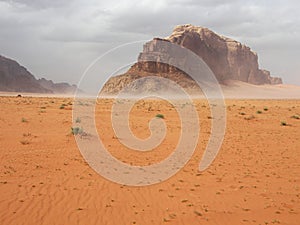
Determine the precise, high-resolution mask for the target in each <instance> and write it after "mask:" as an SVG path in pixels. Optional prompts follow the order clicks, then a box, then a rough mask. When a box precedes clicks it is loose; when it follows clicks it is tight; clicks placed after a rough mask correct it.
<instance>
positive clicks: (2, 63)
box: [0, 55, 77, 94]
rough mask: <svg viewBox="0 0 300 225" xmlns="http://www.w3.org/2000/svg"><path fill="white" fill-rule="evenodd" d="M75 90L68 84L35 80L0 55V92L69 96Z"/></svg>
mask: <svg viewBox="0 0 300 225" xmlns="http://www.w3.org/2000/svg"><path fill="white" fill-rule="evenodd" d="M76 89H77V87H76V86H75V85H69V84H68V83H53V82H52V81H51V80H46V79H44V78H42V79H39V80H37V79H36V78H35V77H34V76H33V75H32V74H31V73H30V72H29V71H28V70H27V69H26V68H25V67H23V66H21V65H20V64H19V63H17V62H16V61H14V60H12V59H9V58H6V57H4V56H1V55H0V91H4V92H30V93H57V94H70V93H74V91H75V90H76Z"/></svg>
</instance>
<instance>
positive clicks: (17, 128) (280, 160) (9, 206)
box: [0, 96, 300, 225]
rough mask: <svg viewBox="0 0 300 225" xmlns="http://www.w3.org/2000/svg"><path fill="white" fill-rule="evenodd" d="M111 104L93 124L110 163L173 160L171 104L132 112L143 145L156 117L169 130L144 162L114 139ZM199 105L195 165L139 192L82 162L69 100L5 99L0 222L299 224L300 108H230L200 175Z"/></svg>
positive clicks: (142, 105) (203, 105) (229, 103)
mask: <svg viewBox="0 0 300 225" xmlns="http://www.w3.org/2000/svg"><path fill="white" fill-rule="evenodd" d="M112 103H113V100H112V99H102V100H101V101H99V102H98V104H97V107H96V124H97V130H98V133H99V136H100V137H101V139H102V140H103V143H104V144H105V146H106V147H107V149H108V151H109V152H110V153H111V154H112V155H113V156H115V157H116V158H117V159H119V160H121V161H123V162H125V163H128V164H130V165H149V164H152V163H155V162H159V161H160V160H162V159H164V158H165V157H166V156H168V155H169V154H171V152H172V150H173V149H174V148H175V146H176V144H177V142H178V139H179V136H180V126H179V125H178V124H179V122H180V118H178V114H177V113H176V110H175V109H174V108H173V107H172V106H171V105H170V104H169V103H168V102H166V101H158V100H153V101H150V100H140V101H138V102H137V103H136V105H135V106H134V108H133V109H132V111H131V114H130V127H131V129H132V132H133V133H134V134H135V135H136V136H138V137H140V138H147V137H148V136H149V134H150V132H149V129H148V122H149V120H150V119H151V118H153V117H155V116H156V115H157V114H162V115H164V118H163V120H164V121H165V123H166V125H167V135H166V137H165V139H164V141H163V142H162V143H161V145H159V146H158V147H157V148H155V149H154V150H153V151H150V152H143V153H141V152H136V151H133V150H130V149H128V148H127V147H125V146H123V145H122V144H121V143H120V141H119V140H118V137H116V135H115V134H114V131H113V129H112V126H111V106H112ZM194 105H195V107H196V108H197V112H198V113H199V118H200V119H199V121H200V126H201V131H200V135H199V142H198V145H197V147H196V150H195V153H194V154H193V157H192V158H191V159H190V160H189V161H188V163H187V164H186V165H185V166H184V168H182V169H181V170H180V171H179V172H178V173H177V174H176V175H174V176H173V177H171V178H170V179H168V180H166V181H164V182H162V183H158V184H154V185H150V186H144V187H133V186H127V185H121V184H118V183H114V182H111V181H109V180H106V179H105V178H103V177H102V176H100V175H99V174H97V173H96V172H95V171H94V170H93V169H92V168H91V167H90V166H89V165H88V164H87V163H86V162H85V160H84V158H83V156H82V155H81V153H80V151H79V150H78V147H77V144H76V141H75V136H74V134H72V133H71V128H72V127H74V124H72V106H73V99H72V98H56V97H30V96H25V97H21V98H17V97H15V96H1V97H0V107H1V110H0V129H1V132H0V152H1V153H0V158H1V166H0V191H1V194H0V223H1V224H101V225H105V224H107V225H115V224H142V225H145V224H180V225H181V224H204V225H205V224H217V225H227V224H228V225H235V224H236V225H241V224H256V225H258V224H261V225H272V224H285V225H298V224H299V223H300V222H299V221H300V176H299V174H300V151H299V149H300V119H299V115H300V100H297V99H291V100H289V99H282V100H272V99H268V100H263V99H259V100H258V99H257V100H251V99H240V100H239V99H231V100H230V99H227V100H226V112H227V115H226V116H227V125H226V133H225V136H224V141H223V145H222V147H221V149H220V152H219V154H218V156H217V157H216V159H215V160H214V162H213V164H212V165H211V166H210V167H209V168H208V169H207V170H205V171H203V172H199V171H198V166H199V161H200V159H201V157H202V154H203V152H204V149H205V146H206V144H207V142H208V139H209V136H210V128H211V120H212V119H213V118H211V116H210V110H209V107H208V104H207V102H206V101H205V100H194ZM158 119H162V118H158ZM77 123H78V125H77V126H78V127H80V118H79V119H78V120H77ZM77 135H80V134H77Z"/></svg>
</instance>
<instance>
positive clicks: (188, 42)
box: [166, 25, 282, 84]
mask: <svg viewBox="0 0 300 225" xmlns="http://www.w3.org/2000/svg"><path fill="white" fill-rule="evenodd" d="M166 39H167V40H170V41H171V42H172V43H176V44H178V45H181V46H183V47H185V48H188V49H190V50H191V51H193V52H194V53H196V54H197V55H198V56H200V57H201V58H202V59H203V60H204V61H205V62H206V64H207V65H208V66H209V67H210V69H211V70H212V71H213V72H214V74H215V75H216V77H217V79H218V80H219V81H221V82H222V81H224V80H239V81H243V82H247V83H251V84H281V83H282V80H281V79H280V78H273V77H271V76H270V72H269V71H266V70H260V69H259V66H258V57H257V54H256V53H254V52H253V51H251V49H250V48H249V47H247V46H245V45H243V44H241V43H239V42H237V41H235V40H232V39H230V38H226V37H222V36H219V35H217V34H216V33H214V32H212V31H211V30H209V29H207V28H202V27H195V26H192V25H182V26H177V27H176V28H175V29H174V31H173V33H172V34H171V36H169V37H168V38H166Z"/></svg>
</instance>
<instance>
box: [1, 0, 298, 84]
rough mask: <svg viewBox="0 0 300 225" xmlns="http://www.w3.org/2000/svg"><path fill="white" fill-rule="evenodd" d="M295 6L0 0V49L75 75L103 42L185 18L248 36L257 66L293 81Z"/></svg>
mask: <svg viewBox="0 0 300 225" xmlns="http://www.w3.org/2000/svg"><path fill="white" fill-rule="evenodd" d="M299 10H300V3H298V2H297V1H296V0H295V1H294V0H291V1H270V0H265V1H246V0H241V1H239V0H230V1H222V0H201V1H199V0H185V1H184V0H173V1H171V0H166V1H150V0H144V1H138V0H133V1H129V0H128V1H116V0H111V1H97V0H90V1H84V0H73V1H59V0H52V1H50V0H10V1H8V0H5V1H3V0H2V1H0V54H3V55H6V56H8V57H12V58H15V59H17V60H18V61H19V62H20V63H22V64H24V65H25V66H26V67H27V68H29V69H30V70H31V71H32V72H33V73H34V74H35V75H36V76H45V77H47V78H49V79H54V80H57V81H69V82H71V83H76V82H77V81H78V80H79V78H80V76H81V74H82V73H83V71H84V69H85V68H86V67H87V66H88V65H89V63H90V62H91V61H92V60H93V59H95V58H96V57H97V56H99V55H101V54H103V53H104V52H105V51H107V50H109V49H110V48H112V47H114V46H117V45H119V44H122V43H126V42H131V41H137V40H145V39H151V38H152V37H154V36H160V37H164V36H167V35H169V34H170V33H171V32H172V29H173V28H174V26H175V25H178V24H185V23H191V24H194V25H199V26H205V27H208V28H210V29H212V30H213V31H215V32H217V33H219V34H222V35H225V36H229V37H232V38H234V39H237V40H239V41H241V42H242V43H245V44H247V45H248V46H250V47H251V48H252V49H253V50H255V51H256V52H257V53H258V55H259V60H260V64H261V67H262V68H266V69H268V70H270V71H271V72H272V74H275V75H280V76H282V77H283V78H284V81H285V82H286V83H297V84H299V85H300V76H298V71H299V69H300V68H299V66H298V62H297V61H298V60H297V59H298V53H299V50H300V21H299V16H298V12H299Z"/></svg>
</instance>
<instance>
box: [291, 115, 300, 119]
mask: <svg viewBox="0 0 300 225" xmlns="http://www.w3.org/2000/svg"><path fill="white" fill-rule="evenodd" d="M291 118H293V119H296V120H299V119H300V116H299V115H293V116H291Z"/></svg>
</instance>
